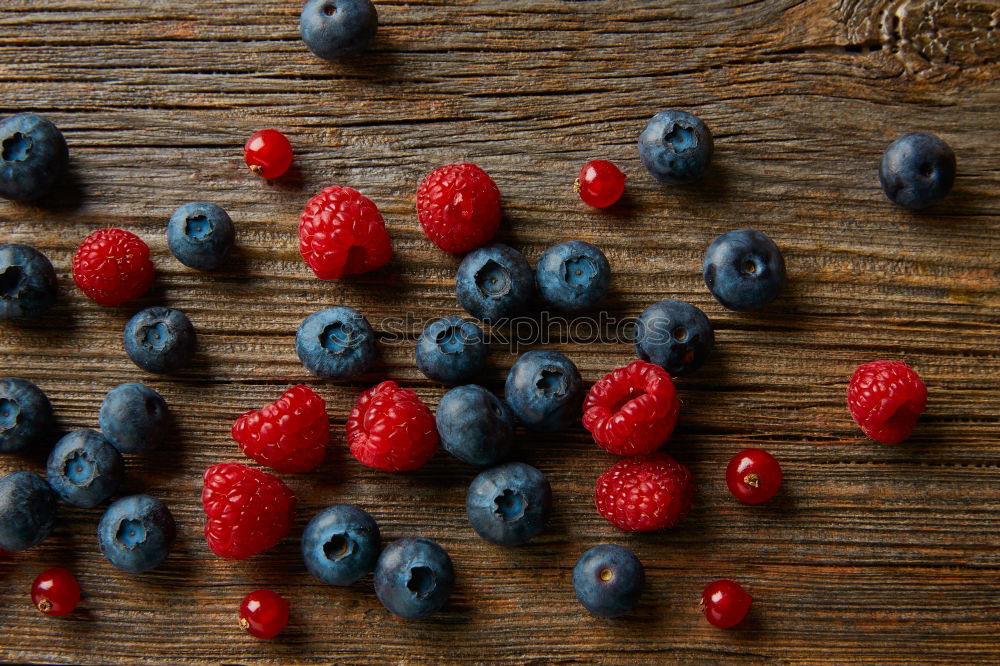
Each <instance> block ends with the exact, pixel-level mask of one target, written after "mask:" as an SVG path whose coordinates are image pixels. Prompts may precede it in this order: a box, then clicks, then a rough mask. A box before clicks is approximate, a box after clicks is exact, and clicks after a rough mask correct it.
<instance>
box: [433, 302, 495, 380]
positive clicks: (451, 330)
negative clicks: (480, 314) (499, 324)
mask: <svg viewBox="0 0 1000 666" xmlns="http://www.w3.org/2000/svg"><path fill="white" fill-rule="evenodd" d="M487 350H488V348H487V347H486V340H485V336H484V335H483V329H481V328H479V327H478V326H476V325H475V324H473V323H472V322H471V321H465V320H464V319H462V318H461V317H445V318H444V319H438V320H437V321H434V322H431V323H430V324H428V325H427V327H426V328H424V330H423V332H422V333H421V334H420V337H419V338H417V349H416V356H417V368H418V369H419V370H420V372H422V373H424V374H425V375H426V376H427V377H428V378H429V379H433V380H434V381H436V382H441V383H442V384H461V383H462V382H467V381H469V380H470V379H472V378H473V377H475V376H476V375H477V374H479V372H480V371H481V370H482V369H483V366H485V365H486V352H487Z"/></svg>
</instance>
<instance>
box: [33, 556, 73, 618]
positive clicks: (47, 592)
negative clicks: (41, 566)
mask: <svg viewBox="0 0 1000 666" xmlns="http://www.w3.org/2000/svg"><path fill="white" fill-rule="evenodd" d="M31 603H33V604H35V608H37V609H38V610H39V611H41V612H42V613H45V614H46V615H51V616H53V617H62V616H63V615H69V614H70V613H72V612H73V610H74V609H75V608H76V605H77V604H79V603H80V584H79V583H78V582H76V578H75V577H74V576H73V574H71V573H70V572H69V571H67V570H66V569H62V568H59V567H53V568H51V569H46V570H45V571H43V572H42V573H40V574H38V577H37V578H35V582H34V583H32V585H31Z"/></svg>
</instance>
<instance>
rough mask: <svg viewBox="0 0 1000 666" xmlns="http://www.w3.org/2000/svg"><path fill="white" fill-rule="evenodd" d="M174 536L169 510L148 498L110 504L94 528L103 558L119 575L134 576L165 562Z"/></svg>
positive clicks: (161, 503)
mask: <svg viewBox="0 0 1000 666" xmlns="http://www.w3.org/2000/svg"><path fill="white" fill-rule="evenodd" d="M176 534H177V528H176V525H175V524H174V517H173V515H172V514H171V513H170V509H168V508H167V505H166V504H164V503H163V502H162V501H161V500H158V499H156V498H155V497H150V496H149V495H129V496H128V497H123V498H121V499H120V500H118V501H116V502H114V503H113V504H112V505H111V506H109V507H108V510H107V511H105V512H104V515H103V516H101V522H100V523H98V525H97V540H98V543H99V544H100V546H101V552H103V553H104V557H106V558H108V561H109V562H111V564H113V565H115V566H116V567H117V568H119V569H121V570H122V571H127V572H128V573H136V574H137V573H142V572H144V571H149V570H150V569H153V568H154V567H158V566H159V565H160V564H161V563H162V562H163V560H165V559H167V555H169V554H170V549H171V548H172V547H173V545H174V538H175V536H176Z"/></svg>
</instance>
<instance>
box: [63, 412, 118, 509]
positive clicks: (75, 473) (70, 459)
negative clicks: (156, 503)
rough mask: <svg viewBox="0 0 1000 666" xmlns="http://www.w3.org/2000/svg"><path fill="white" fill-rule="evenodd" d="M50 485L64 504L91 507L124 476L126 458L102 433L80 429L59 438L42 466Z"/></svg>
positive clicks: (116, 486) (102, 498)
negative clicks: (123, 457) (46, 461)
mask: <svg viewBox="0 0 1000 666" xmlns="http://www.w3.org/2000/svg"><path fill="white" fill-rule="evenodd" d="M45 471H46V474H47V475H48V478H49V485H50V486H51V487H52V490H54V491H55V492H56V494H57V495H59V497H61V498H62V500H63V501H64V502H66V503H67V504H72V505H73V506H78V507H82V508H84V509H93V508H94V507H95V506H97V505H98V504H100V503H101V502H103V501H104V500H106V499H108V498H109V497H111V496H112V495H113V494H114V493H115V491H116V490H118V487H119V486H120V485H121V483H122V480H123V479H124V478H125V461H124V460H122V454H120V453H118V449H116V448H115V447H113V446H111V443H110V442H108V440H106V439H104V437H103V436H102V435H101V433H99V432H97V431H96V430H90V429H87V428H83V429H81V430H74V431H73V432H71V433H69V434H67V435H64V436H63V437H62V439H60V440H59V441H58V442H57V443H56V445H55V448H53V449H52V453H50V454H49V460H48V463H47V464H46V466H45Z"/></svg>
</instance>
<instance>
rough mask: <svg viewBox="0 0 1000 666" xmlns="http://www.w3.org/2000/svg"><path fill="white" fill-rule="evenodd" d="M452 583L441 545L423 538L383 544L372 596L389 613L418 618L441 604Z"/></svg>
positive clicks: (446, 555)
mask: <svg viewBox="0 0 1000 666" xmlns="http://www.w3.org/2000/svg"><path fill="white" fill-rule="evenodd" d="M454 585H455V569H454V567H453V566H452V563H451V558H450V557H449V556H448V553H447V552H446V551H445V549H444V548H442V547H441V546H439V545H438V544H437V543H436V542H434V541H431V540H430V539H424V538H422V537H409V538H406V539H400V540H399V541H394V542H392V543H390V544H389V545H388V546H386V548H385V550H383V551H382V554H381V555H380V556H379V558H378V563H377V564H376V565H375V596H377V597H378V600H379V601H380V602H382V605H383V606H385V607H386V609H387V610H389V611H390V612H392V613H394V614H396V615H398V616H399V617H401V618H404V619H406V620H417V619H420V618H424V617H427V616H428V615H431V614H433V613H434V612H435V611H437V610H438V609H440V608H441V607H442V606H444V604H445V602H446V601H448V597H450V596H451V590H452V588H453V587H454Z"/></svg>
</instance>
